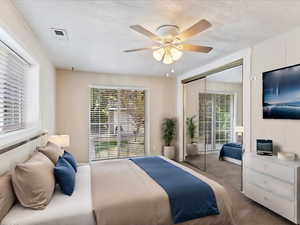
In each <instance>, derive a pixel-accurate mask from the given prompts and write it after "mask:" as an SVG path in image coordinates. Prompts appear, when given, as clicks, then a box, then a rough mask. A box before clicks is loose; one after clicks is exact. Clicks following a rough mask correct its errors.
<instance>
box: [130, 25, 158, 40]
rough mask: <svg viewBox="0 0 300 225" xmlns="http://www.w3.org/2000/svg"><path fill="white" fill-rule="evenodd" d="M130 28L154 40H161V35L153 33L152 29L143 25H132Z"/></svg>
mask: <svg viewBox="0 0 300 225" xmlns="http://www.w3.org/2000/svg"><path fill="white" fill-rule="evenodd" d="M130 28H131V29H132V30H134V31H136V32H138V33H140V34H143V35H145V36H147V37H148V38H150V39H151V40H154V41H159V40H160V37H159V36H157V35H156V34H154V33H152V32H151V31H149V30H147V29H146V28H144V27H142V26H141V25H132V26H130Z"/></svg>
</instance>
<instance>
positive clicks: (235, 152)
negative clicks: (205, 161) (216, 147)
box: [219, 143, 242, 160]
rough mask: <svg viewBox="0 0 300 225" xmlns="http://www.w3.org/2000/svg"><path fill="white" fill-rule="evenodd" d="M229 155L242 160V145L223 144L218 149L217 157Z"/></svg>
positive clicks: (221, 157)
mask: <svg viewBox="0 0 300 225" xmlns="http://www.w3.org/2000/svg"><path fill="white" fill-rule="evenodd" d="M224 157H230V158H233V159H237V160H242V145H241V144H238V143H227V144H224V145H223V146H222V148H221V150H220V155H219V159H220V160H223V158H224Z"/></svg>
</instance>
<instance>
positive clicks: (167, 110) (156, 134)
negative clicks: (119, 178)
mask: <svg viewBox="0 0 300 225" xmlns="http://www.w3.org/2000/svg"><path fill="white" fill-rule="evenodd" d="M91 85H96V86H97V85H99V86H113V87H139V88H146V89H147V90H148V91H149V93H150V102H149V115H148V116H150V121H149V125H150V132H149V133H150V135H149V137H150V142H149V144H150V146H149V150H148V151H149V152H150V154H151V155H160V154H161V153H162V145H163V142H162V140H161V133H160V128H161V122H162V119H163V118H165V117H176V79H174V78H166V77H153V76H152V77H147V76H125V75H106V74H99V73H89V72H72V71H68V70H58V71H57V83H56V86H57V107H56V108H57V110H56V116H57V120H56V121H57V122H56V125H57V132H58V133H59V134H69V135H70V143H71V145H70V148H69V151H70V152H72V153H73V154H74V155H75V156H76V158H77V159H78V160H79V161H81V162H87V161H88V130H89V86H91ZM146 95H147V94H146ZM146 101H147V100H146ZM146 104H147V103H146Z"/></svg>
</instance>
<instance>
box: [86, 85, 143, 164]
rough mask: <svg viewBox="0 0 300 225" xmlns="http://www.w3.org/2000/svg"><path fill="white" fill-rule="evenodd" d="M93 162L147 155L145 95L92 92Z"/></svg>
mask: <svg viewBox="0 0 300 225" xmlns="http://www.w3.org/2000/svg"><path fill="white" fill-rule="evenodd" d="M90 97H91V98H90V134H89V151H90V159H91V160H103V159H114V158H127V157H135V156H143V155H145V91H144V90H131V89H113V88H91V89H90Z"/></svg>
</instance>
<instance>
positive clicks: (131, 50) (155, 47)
mask: <svg viewBox="0 0 300 225" xmlns="http://www.w3.org/2000/svg"><path fill="white" fill-rule="evenodd" d="M158 48H160V47H159V46H152V47H147V48H136V49H129V50H124V52H137V51H144V50H154V49H158Z"/></svg>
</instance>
